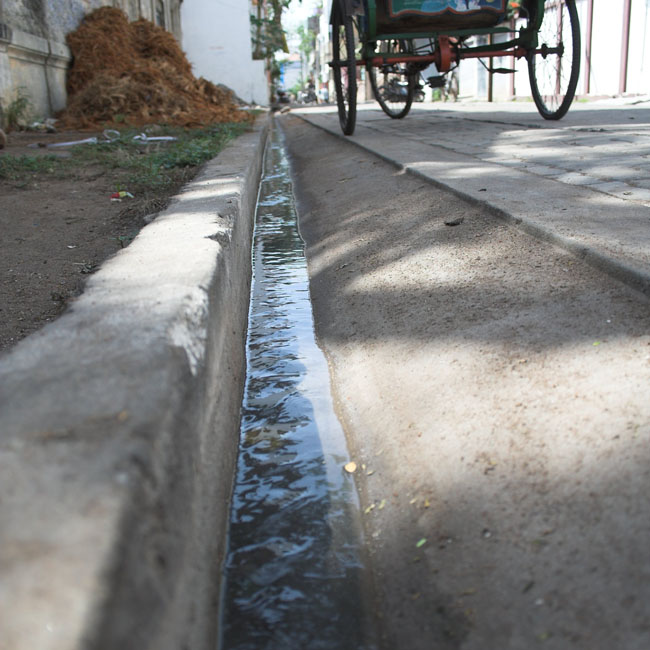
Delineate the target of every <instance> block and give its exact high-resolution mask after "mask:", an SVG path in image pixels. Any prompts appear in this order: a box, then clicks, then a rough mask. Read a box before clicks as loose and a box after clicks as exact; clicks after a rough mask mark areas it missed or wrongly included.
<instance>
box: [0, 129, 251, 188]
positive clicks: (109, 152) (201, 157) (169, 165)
mask: <svg viewBox="0 0 650 650" xmlns="http://www.w3.org/2000/svg"><path fill="white" fill-rule="evenodd" d="M248 128H249V126H248V125H247V124H219V125H214V126H210V127H206V128H203V129H182V128H175V127H162V128H161V129H160V130H159V131H157V132H156V134H155V135H169V136H173V137H175V138H177V140H176V141H174V142H157V141H154V142H146V141H142V140H134V139H133V137H134V136H135V135H138V134H139V131H137V130H134V129H128V130H126V129H125V130H122V132H121V134H120V137H119V139H116V140H114V141H113V142H103V143H101V142H100V143H98V144H83V145H79V146H76V147H72V148H71V150H70V152H71V156H70V157H69V158H59V157H56V156H50V155H45V156H17V157H12V156H7V155H3V156H2V157H0V178H6V179H8V180H12V181H20V180H24V179H25V178H26V177H29V176H33V175H35V174H56V175H66V174H69V173H74V170H75V169H77V168H79V167H80V166H84V167H85V166H88V165H95V166H99V167H102V168H104V169H105V170H107V171H111V172H114V173H115V172H116V176H117V177H118V181H117V182H118V183H119V184H120V187H116V188H115V189H116V190H119V189H128V190H129V191H132V192H133V191H138V192H142V191H145V190H152V191H156V190H164V189H165V188H170V187H174V186H176V185H178V184H179V183H182V182H184V181H186V180H188V179H189V178H191V177H192V176H193V175H194V174H195V173H196V171H197V168H198V167H199V166H200V165H202V164H203V163H204V162H206V161H208V160H210V159H211V158H214V157H215V156H216V155H217V154H218V153H219V151H221V149H223V148H224V146H225V145H226V144H227V143H228V142H230V141H231V140H233V139H234V138H235V137H237V136H239V135H241V134H242V133H244V132H245V131H246V130H247V129H248ZM152 137H153V136H152Z"/></svg>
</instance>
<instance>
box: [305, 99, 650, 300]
mask: <svg viewBox="0 0 650 650" xmlns="http://www.w3.org/2000/svg"><path fill="white" fill-rule="evenodd" d="M621 102H622V100H610V101H607V102H599V103H593V104H574V107H573V108H572V109H571V111H570V112H569V114H568V115H567V116H566V117H565V118H564V119H563V120H561V121H559V122H549V121H545V120H543V119H542V118H541V117H540V116H539V115H538V113H537V111H536V110H535V109H534V107H533V106H532V104H513V103H509V104H433V105H431V104H429V105H425V104H421V105H418V104H416V105H415V106H414V109H413V110H412V112H411V114H410V115H409V116H408V117H406V118H405V119H403V120H391V119H390V118H388V117H387V116H386V115H385V114H384V113H383V112H382V111H381V110H379V108H378V106H377V105H376V104H367V105H363V106H361V107H360V108H361V110H360V111H359V114H358V119H357V128H356V131H355V134H354V135H353V136H352V137H351V138H350V141H351V142H354V143H356V144H358V145H359V146H362V147H365V148H367V149H368V150H370V151H373V152H375V153H377V154H378V155H380V156H382V157H384V158H386V159H387V160H390V161H392V162H393V163H394V164H397V165H399V166H401V167H403V168H405V169H409V170H411V171H413V172H415V173H418V174H421V175H423V176H425V177H427V178H428V179H430V180H433V181H436V182H439V183H441V184H443V185H444V186H445V187H448V188H449V189H451V190H453V191H454V192H457V193H460V194H461V195H462V196H464V197H466V198H469V199H471V200H475V201H478V202H480V203H482V204H487V205H489V206H491V207H492V208H493V209H495V210H497V211H498V212H500V213H501V214H502V215H503V214H505V215H509V216H510V217H511V218H512V219H514V220H516V221H520V222H521V225H522V226H523V227H526V228H527V229H528V230H529V231H531V232H534V233H536V234H537V235H538V236H540V235H542V236H545V237H547V238H549V239H552V240H553V241H555V242H556V243H560V244H561V245H563V246H564V247H566V248H569V249H572V250H574V251H576V252H578V253H579V254H582V255H587V256H588V258H589V260H590V262H592V263H593V264H597V265H598V266H599V267H600V268H603V269H605V270H607V271H608V272H610V273H612V274H614V275H615V276H616V277H619V278H621V279H624V280H625V281H626V282H629V283H630V284H633V285H634V286H636V287H639V288H641V289H642V290H644V291H645V292H646V293H648V294H649V295H650V101H648V99H647V98H645V99H644V98H639V99H636V100H625V102H626V103H621ZM298 113H299V114H300V115H302V116H303V118H304V119H307V120H309V121H310V122H311V123H313V124H315V125H317V126H320V127H322V128H325V129H327V130H329V131H331V132H332V133H336V134H340V129H339V126H338V118H337V115H336V113H335V111H334V109H333V108H332V107H325V108H321V107H314V108H308V109H303V110H302V111H298Z"/></svg>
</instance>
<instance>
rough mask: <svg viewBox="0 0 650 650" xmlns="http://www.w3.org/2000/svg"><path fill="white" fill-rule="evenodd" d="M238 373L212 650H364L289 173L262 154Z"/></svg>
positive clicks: (352, 528)
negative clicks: (241, 388) (241, 387)
mask: <svg viewBox="0 0 650 650" xmlns="http://www.w3.org/2000/svg"><path fill="white" fill-rule="evenodd" d="M253 258H254V274H253V289H252V296H251V307H250V317H249V332H248V350H247V356H248V375H247V380H246V389H245V394H244V402H243V405H242V417H241V442H240V452H239V454H240V455H239V463H238V468H237V477H236V484H235V488H234V495H233V502H232V511H231V522H230V537H229V545H230V546H229V554H228V558H227V564H226V576H225V593H224V608H223V614H222V615H223V625H222V626H221V628H222V640H221V641H222V643H221V645H222V648H223V650H275V649H276V648H277V649H278V650H280V649H281V650H292V649H294V648H296V649H301V650H302V649H306V648H309V649H310V650H318V649H320V648H323V649H325V648H327V650H332V649H338V648H346V649H348V648H349V649H351V650H352V649H355V650H356V649H361V648H371V647H373V646H372V644H370V643H368V641H367V639H364V632H365V630H364V628H365V627H366V625H365V623H364V620H365V617H364V616H363V613H362V611H361V610H362V607H363V597H362V589H361V577H362V570H363V567H362V563H361V559H360V547H361V526H360V523H359V510H358V503H357V498H356V494H355V491H354V485H353V483H352V481H351V479H350V478H349V477H346V476H345V475H344V473H343V471H342V469H341V468H342V465H343V464H344V463H345V462H346V461H347V451H346V447H345V439H344V436H343V432H342V431H341V428H340V425H339V423H338V420H337V419H336V416H335V415H334V412H333V407H332V403H331V397H330V394H329V378H328V371H327V364H326V362H325V359H324V358H323V356H322V353H321V351H320V350H319V348H318V346H317V345H316V342H315V340H314V332H313V322H312V313H311V303H310V298H309V286H308V278H307V270H306V264H305V259H304V250H303V242H302V239H301V238H300V235H299V233H298V230H297V225H296V213H295V207H294V202H293V191H292V186H291V180H290V175H289V166H288V161H287V159H286V156H285V153H284V147H283V145H282V142H281V136H280V134H278V133H277V132H276V133H275V134H274V137H273V142H272V143H271V145H270V146H269V148H268V149H267V154H266V162H265V176H264V178H263V179H262V185H261V190H260V198H259V202H258V209H257V223H256V234H255V241H254V246H253Z"/></svg>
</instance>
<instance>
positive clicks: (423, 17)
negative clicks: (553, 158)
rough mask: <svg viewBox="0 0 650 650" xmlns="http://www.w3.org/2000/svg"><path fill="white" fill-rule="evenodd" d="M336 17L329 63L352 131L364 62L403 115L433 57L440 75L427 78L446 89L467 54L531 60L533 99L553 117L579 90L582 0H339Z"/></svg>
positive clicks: (386, 106) (388, 104)
mask: <svg viewBox="0 0 650 650" xmlns="http://www.w3.org/2000/svg"><path fill="white" fill-rule="evenodd" d="M330 23H331V25H332V50H333V55H332V61H331V63H330V65H331V67H332V70H333V75H334V85H335V88H336V99H337V106H338V113H339V121H340V123H341V129H342V130H343V133H344V134H345V135H352V133H353V132H354V126H355V121H356V107H357V66H365V68H366V70H367V72H368V76H369V79H370V85H371V87H372V90H373V94H374V96H375V99H376V100H377V101H378V102H379V105H380V106H381V108H382V110H383V111H384V112H385V113H386V114H387V115H388V116H390V117H392V118H396V119H399V118H402V117H404V116H405V115H406V114H407V113H408V112H409V110H410V108H411V103H412V102H413V97H414V94H415V92H416V90H417V89H419V88H421V86H420V84H419V77H420V73H421V72H422V71H423V70H425V69H426V68H428V67H429V66H430V65H431V64H432V63H433V64H435V67H436V69H437V71H438V74H437V75H432V76H431V77H429V78H428V83H429V85H431V86H432V87H434V88H435V87H444V85H445V78H446V75H447V74H448V73H450V72H451V71H453V70H454V69H455V68H456V67H457V66H458V64H459V63H460V61H462V60H463V59H470V58H478V59H489V60H494V59H495V58H498V57H514V58H515V59H521V58H524V59H525V60H526V63H527V66H528V74H529V78H530V87H531V92H532V96H533V100H534V101H535V104H536V106H537V109H538V110H539V112H540V114H541V115H542V117H544V118H545V119H548V120H558V119H560V118H562V117H563V116H564V115H565V114H566V112H567V111H568V110H569V106H570V104H571V102H572V101H573V98H574V95H575V91H576V86H577V83H578V75H579V74H580V26H579V23H578V13H577V10H576V5H575V0H333V5H332V12H331V16H330ZM485 41H487V42H485ZM486 67H487V68H488V70H489V71H490V72H493V73H494V72H496V73H514V72H515V70H514V69H510V68H491V67H488V66H487V65H486Z"/></svg>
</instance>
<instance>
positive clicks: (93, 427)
mask: <svg viewBox="0 0 650 650" xmlns="http://www.w3.org/2000/svg"><path fill="white" fill-rule="evenodd" d="M266 131H267V119H266V118H265V117H259V118H258V121H257V124H256V126H255V129H254V130H253V131H252V132H251V133H248V134H245V135H243V136H241V137H240V138H238V139H237V140H236V141H235V142H234V143H232V144H231V145H230V146H228V147H227V148H226V149H225V150H224V151H222V152H221V154H220V155H219V156H218V157H217V158H216V159H214V160H213V161H211V162H210V163H208V164H207V165H206V166H205V167H204V169H203V171H202V173H201V174H200V175H199V176H198V177H197V178H196V179H195V180H194V181H192V182H191V183H189V184H188V185H187V186H185V187H184V188H183V190H182V191H181V193H180V194H179V195H178V196H177V197H176V198H175V199H174V200H173V201H172V203H171V205H170V206H169V207H168V208H167V209H166V210H165V211H164V212H162V213H161V214H160V215H158V216H157V218H156V219H155V220H154V221H153V222H152V223H151V224H149V225H148V226H147V227H145V228H144V229H143V230H142V231H141V232H140V234H139V235H138V236H137V237H136V239H135V240H134V241H133V243H132V244H131V245H130V246H129V247H128V248H125V249H124V250H123V251H120V252H119V253H118V254H117V255H116V256H114V257H113V258H111V259H110V260H109V261H108V262H107V263H105V264H104V265H103V266H102V268H101V269H100V270H99V271H98V272H97V273H96V274H94V275H93V276H92V278H91V279H90V281H89V282H88V284H87V286H86V289H85V291H84V293H83V295H82V296H81V297H80V298H79V299H78V300H77V301H75V303H74V304H73V305H72V306H71V308H70V309H69V310H68V311H67V312H66V313H65V314H64V315H63V316H62V317H61V318H59V319H58V320H57V321H55V322H53V323H51V324H50V325H48V326H47V327H45V328H43V329H42V330H40V331H39V332H36V333H35V334H33V335H32V336H30V337H28V338H27V339H25V340H24V341H22V342H21V343H19V344H18V345H17V346H16V347H15V348H13V349H12V350H11V352H10V353H8V354H6V355H3V357H2V359H1V360H0V650H33V649H34V648H39V650H73V649H81V648H123V649H124V650H129V649H133V650H135V649H137V650H145V649H147V648H149V649H151V650H165V649H169V650H178V649H179V648H191V649H192V650H200V649H202V648H206V649H207V648H214V647H215V643H216V629H217V626H218V620H217V615H216V609H217V608H216V604H217V603H218V600H219V570H220V560H221V558H222V557H223V554H224V549H225V544H226V527H227V521H228V513H229V501H230V492H231V486H232V478H233V474H234V469H235V461H236V455H237V446H238V439H239V407H240V404H241V394H242V388H243V381H244V374H245V372H244V371H245V368H244V366H245V357H244V345H245V337H246V321H247V314H248V303H249V286H250V274H251V268H250V247H251V237H252V229H253V220H254V214H255V204H256V199H257V187H258V183H259V177H260V171H261V162H262V154H263V151H264V144H265V140H266Z"/></svg>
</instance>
